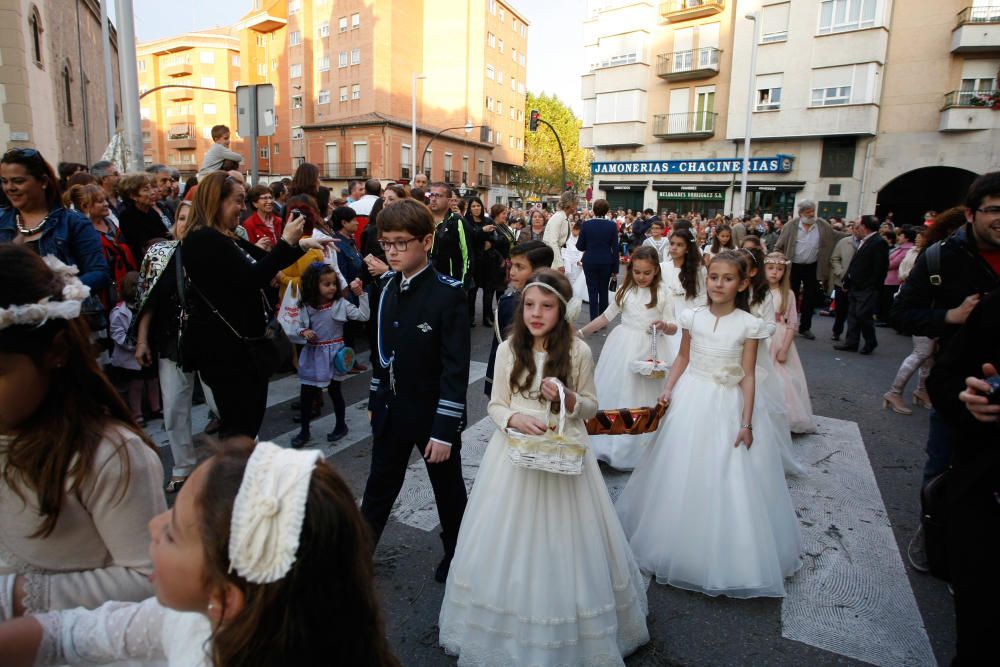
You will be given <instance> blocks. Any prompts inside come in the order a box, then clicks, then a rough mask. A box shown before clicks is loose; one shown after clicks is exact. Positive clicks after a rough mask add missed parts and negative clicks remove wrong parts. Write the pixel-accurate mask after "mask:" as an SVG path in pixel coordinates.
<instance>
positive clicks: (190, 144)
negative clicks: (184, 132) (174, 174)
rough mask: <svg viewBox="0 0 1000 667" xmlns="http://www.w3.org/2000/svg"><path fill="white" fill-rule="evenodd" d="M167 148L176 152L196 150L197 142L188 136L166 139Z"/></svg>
mask: <svg viewBox="0 0 1000 667" xmlns="http://www.w3.org/2000/svg"><path fill="white" fill-rule="evenodd" d="M167 148H174V149H177V150H182V151H184V150H194V149H196V148H198V140H197V139H195V138H194V137H190V136H181V137H171V136H168V137H167Z"/></svg>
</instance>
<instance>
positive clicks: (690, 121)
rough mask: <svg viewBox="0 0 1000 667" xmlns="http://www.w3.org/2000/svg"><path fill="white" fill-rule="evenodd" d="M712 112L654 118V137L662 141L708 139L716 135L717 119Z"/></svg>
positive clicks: (672, 114) (673, 114)
mask: <svg viewBox="0 0 1000 667" xmlns="http://www.w3.org/2000/svg"><path fill="white" fill-rule="evenodd" d="M718 115H719V114H717V113H712V112H710V111H696V112H694V113H671V114H662V115H659V116H653V136H654V137H659V138H660V139H673V140H682V139H708V138H710V137H712V136H714V135H715V119H716V117H718Z"/></svg>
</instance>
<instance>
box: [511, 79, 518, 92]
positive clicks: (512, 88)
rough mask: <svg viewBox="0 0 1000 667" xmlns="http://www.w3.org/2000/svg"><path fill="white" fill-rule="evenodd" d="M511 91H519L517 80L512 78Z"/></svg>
mask: <svg viewBox="0 0 1000 667" xmlns="http://www.w3.org/2000/svg"><path fill="white" fill-rule="evenodd" d="M510 89H511V90H517V79H515V78H514V77H510Z"/></svg>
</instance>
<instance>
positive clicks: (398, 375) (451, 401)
mask: <svg viewBox="0 0 1000 667" xmlns="http://www.w3.org/2000/svg"><path fill="white" fill-rule="evenodd" d="M401 279H402V275H401V274H399V273H396V272H393V271H390V272H388V273H386V274H385V275H384V276H383V277H382V280H381V281H379V283H378V288H379V290H378V294H377V296H378V304H377V305H376V306H375V307H374V308H373V313H374V315H375V318H374V319H375V348H374V349H373V350H372V363H373V373H372V376H373V377H372V382H371V386H370V387H369V389H370V395H369V402H368V408H369V409H370V410H371V411H372V434H373V435H374V436H375V437H376V438H379V437H395V438H400V437H405V439H406V440H407V441H412V442H414V443H416V444H417V445H418V446H420V447H423V445H424V444H426V443H427V441H428V440H430V439H431V438H434V439H435V440H440V441H442V442H447V443H451V444H459V443H460V442H461V441H460V439H459V436H460V435H461V432H462V429H463V428H464V426H465V421H466V418H465V398H466V392H467V391H468V388H469V355H470V348H471V345H470V342H469V309H468V307H467V306H466V304H465V290H463V289H462V284H461V283H459V282H458V281H457V280H454V279H452V278H449V277H448V276H444V275H441V274H439V273H438V272H437V271H436V270H435V269H434V267H433V266H429V267H427V269H425V270H424V271H423V272H421V273H420V274H419V275H417V276H415V277H414V278H413V280H412V281H411V282H410V285H409V288H408V289H407V290H406V291H405V292H402V293H400V291H399V286H400V281H401ZM390 366H391V372H390ZM393 380H394V382H395V388H393Z"/></svg>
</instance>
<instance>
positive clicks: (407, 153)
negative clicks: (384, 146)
mask: <svg viewBox="0 0 1000 667" xmlns="http://www.w3.org/2000/svg"><path fill="white" fill-rule="evenodd" d="M399 166H400V176H401V177H403V178H410V167H412V166H413V149H412V148H411V147H410V144H403V145H402V147H401V148H400V151H399Z"/></svg>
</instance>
